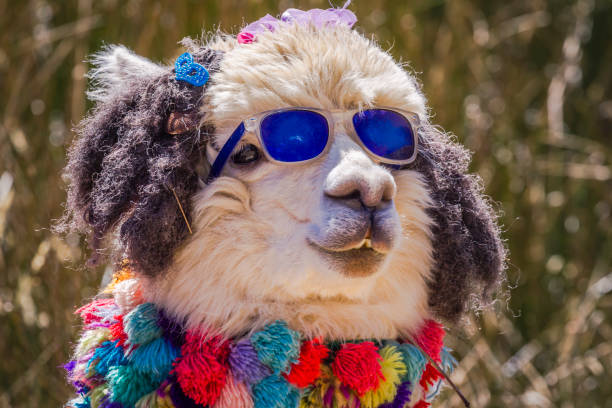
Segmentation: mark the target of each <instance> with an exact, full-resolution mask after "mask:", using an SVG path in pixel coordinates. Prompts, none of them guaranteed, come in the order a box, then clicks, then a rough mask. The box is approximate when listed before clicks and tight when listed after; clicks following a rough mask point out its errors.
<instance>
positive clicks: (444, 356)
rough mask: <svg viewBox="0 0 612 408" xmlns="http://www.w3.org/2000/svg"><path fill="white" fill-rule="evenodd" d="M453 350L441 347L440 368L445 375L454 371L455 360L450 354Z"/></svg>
mask: <svg viewBox="0 0 612 408" xmlns="http://www.w3.org/2000/svg"><path fill="white" fill-rule="evenodd" d="M452 351H453V350H451V349H449V348H448V347H442V352H441V353H440V359H441V360H442V368H443V369H444V371H446V373H447V374H450V373H452V372H453V371H455V367H457V364H459V363H457V360H456V359H455V357H453V355H452V354H451V352H452Z"/></svg>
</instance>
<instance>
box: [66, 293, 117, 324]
mask: <svg viewBox="0 0 612 408" xmlns="http://www.w3.org/2000/svg"><path fill="white" fill-rule="evenodd" d="M114 305H115V301H114V300H113V299H97V300H94V301H93V302H91V303H88V304H86V305H85V306H81V307H80V308H78V309H77V310H76V311H75V312H74V313H75V314H78V315H79V316H81V319H83V324H86V325H87V324H92V323H97V322H99V321H101V320H102V319H103V316H104V310H103V309H107V308H110V307H113V306H114Z"/></svg>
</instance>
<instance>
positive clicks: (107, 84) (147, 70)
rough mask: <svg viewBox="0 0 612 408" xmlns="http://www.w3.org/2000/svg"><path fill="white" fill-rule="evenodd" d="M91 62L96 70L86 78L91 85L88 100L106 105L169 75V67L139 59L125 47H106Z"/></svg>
mask: <svg viewBox="0 0 612 408" xmlns="http://www.w3.org/2000/svg"><path fill="white" fill-rule="evenodd" d="M90 62H91V63H92V65H93V66H94V68H93V69H92V70H91V71H90V72H89V73H88V75H87V76H88V78H90V79H91V81H92V86H91V89H90V90H89V91H88V92H87V96H88V97H89V99H91V100H92V101H95V102H104V101H106V100H108V99H110V98H112V97H113V96H114V95H115V94H117V93H120V92H125V91H126V90H127V89H130V88H131V86H132V85H133V84H136V83H140V82H142V81H146V80H150V79H153V78H157V77H159V76H162V75H164V74H167V73H168V72H169V71H170V68H169V67H164V66H161V65H158V64H155V63H154V62H152V61H150V60H148V59H147V58H144V57H141V56H140V55H136V54H135V53H134V52H132V51H130V50H129V49H128V48H126V47H124V46H123V45H109V46H107V47H105V48H104V49H103V50H102V51H100V52H99V53H96V54H94V55H93V56H92V57H91V59H90Z"/></svg>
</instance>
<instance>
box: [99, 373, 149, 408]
mask: <svg viewBox="0 0 612 408" xmlns="http://www.w3.org/2000/svg"><path fill="white" fill-rule="evenodd" d="M105 378H106V380H107V381H108V385H109V388H110V390H111V398H110V401H109V402H113V403H115V402H118V403H120V404H121V405H123V406H125V407H133V406H134V404H136V402H137V401H138V400H139V399H140V398H142V397H143V396H144V395H146V394H148V393H150V392H151V391H154V390H155V389H156V388H157V387H158V386H159V381H157V379H155V378H152V377H151V376H150V375H148V374H147V373H146V372H142V371H139V370H138V368H136V367H134V366H132V365H123V366H118V367H112V368H111V369H110V370H108V374H107V375H106V377H105Z"/></svg>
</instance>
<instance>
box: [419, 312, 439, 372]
mask: <svg viewBox="0 0 612 408" xmlns="http://www.w3.org/2000/svg"><path fill="white" fill-rule="evenodd" d="M444 334H445V333H444V329H443V328H442V325H441V324H440V323H438V322H435V321H433V320H427V321H426V322H425V325H424V326H423V327H422V328H421V331H420V332H419V334H418V335H417V336H416V338H415V341H416V343H417V345H418V346H419V347H420V348H421V349H423V351H424V352H425V353H427V355H429V357H431V359H432V360H434V361H435V362H436V363H439V362H440V361H441V360H440V351H441V350H442V347H443V346H444Z"/></svg>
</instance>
